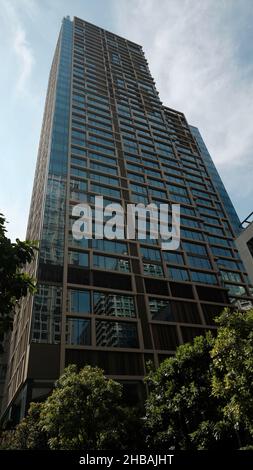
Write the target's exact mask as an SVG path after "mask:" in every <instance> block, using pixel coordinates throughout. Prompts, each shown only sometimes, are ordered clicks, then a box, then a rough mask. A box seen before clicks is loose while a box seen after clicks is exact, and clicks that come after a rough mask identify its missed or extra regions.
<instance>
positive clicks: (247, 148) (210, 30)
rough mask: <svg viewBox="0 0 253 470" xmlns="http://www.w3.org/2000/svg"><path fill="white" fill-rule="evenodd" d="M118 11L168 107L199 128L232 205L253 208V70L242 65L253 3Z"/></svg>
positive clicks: (182, 1)
mask: <svg viewBox="0 0 253 470" xmlns="http://www.w3.org/2000/svg"><path fill="white" fill-rule="evenodd" d="M238 6H239V7H240V8H238ZM115 8H116V14H117V20H116V24H117V27H118V33H119V34H121V35H124V36H125V37H127V38H128V39H132V40H133V41H136V42H138V43H139V44H141V45H143V47H144V52H145V54H146V57H147V59H148V62H149V65H150V70H151V73H152V75H153V77H154V78H155V80H156V84H157V88H158V91H159V92H160V97H161V99H162V100H163V102H164V104H165V105H167V106H169V107H172V108H175V109H178V110H179V111H183V112H184V113H185V115H186V118H187V119H188V122H189V123H191V124H193V125H196V126H198V127H199V129H200V132H201V133H202V135H203V138H204V140H205V141H206V144H207V147H208V148H209V151H210V153H211V155H212V157H213V159H214V161H215V163H216V164H217V167H218V169H219V170H220V172H221V176H222V177H223V179H224V181H225V183H226V186H227V187H228V190H229V192H230V194H231V193H232V194H233V200H234V201H236V203H237V206H238V207H239V206H240V207H241V211H243V207H245V206H246V205H247V204H248V205H249V207H250V201H249V197H250V195H251V199H252V196H253V194H252V172H253V164H252V161H253V159H252V149H253V119H252V103H253V81H252V71H253V67H252V64H251V66H250V64H248V65H247V66H246V64H245V63H244V64H243V63H241V61H240V51H239V42H240V39H241V37H240V36H241V32H242V31H246V27H247V26H248V27H249V25H250V22H251V21H252V16H253V14H252V13H253V3H252V2H247V1H246V0H244V1H239V2H238V1H237V2H235V1H233V0H231V1H230V2H228V1H227V2H215V1H213V0H159V1H157V0H127V1H120V2H116V1H115ZM233 9H234V11H233ZM236 15H238V17H236ZM250 17H251V19H250ZM231 18H232V20H233V21H232V22H231ZM234 25H236V26H237V29H236V28H234ZM234 29H236V30H235V31H234ZM251 40H252V37H251ZM245 168H247V171H245ZM239 185H240V188H242V187H243V190H241V191H240V192H239V191H238V186H239ZM245 210H246V211H247V209H245ZM244 215H245V214H244Z"/></svg>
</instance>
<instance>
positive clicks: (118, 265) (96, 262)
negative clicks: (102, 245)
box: [93, 255, 130, 272]
mask: <svg viewBox="0 0 253 470" xmlns="http://www.w3.org/2000/svg"><path fill="white" fill-rule="evenodd" d="M93 266H94V267H95V268H101V269H109V270H113V271H123V272H129V271H130V267H129V261H128V260H126V259H122V258H111V257H109V256H100V255H94V256H93Z"/></svg>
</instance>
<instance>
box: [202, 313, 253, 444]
mask: <svg viewBox="0 0 253 470" xmlns="http://www.w3.org/2000/svg"><path fill="white" fill-rule="evenodd" d="M217 323H218V326H219V328H218V334H217V338H216V340H215V343H214V346H213V348H212V351H211V358H212V362H213V376H212V392H213V395H214V396H215V397H217V398H218V399H219V400H220V401H221V403H222V412H223V416H224V419H226V420H227V421H228V422H230V423H231V424H232V426H233V428H234V429H235V431H236V433H237V438H238V443H239V445H240V446H241V445H246V444H249V443H250V441H251V443H252V440H253V310H250V311H247V312H234V313H232V314H231V313H230V312H229V310H225V311H224V312H223V313H222V314H221V315H220V317H218V319H217Z"/></svg>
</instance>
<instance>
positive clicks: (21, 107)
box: [0, 0, 253, 239]
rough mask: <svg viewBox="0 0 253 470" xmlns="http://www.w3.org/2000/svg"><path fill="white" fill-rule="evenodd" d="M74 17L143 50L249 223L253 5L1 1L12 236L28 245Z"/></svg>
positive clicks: (0, 157) (215, 0) (4, 155)
mask: <svg viewBox="0 0 253 470" xmlns="http://www.w3.org/2000/svg"><path fill="white" fill-rule="evenodd" d="M158 5H159V8H158ZM65 15H70V16H71V17H72V16H74V15H75V16H79V17H80V18H83V19H86V20H87V21H90V22H92V23H94V24H97V25H98V26H101V27H103V28H105V29H109V30H111V31H113V32H115V33H117V34H119V35H122V36H125V37H127V38H128V39H131V40H133V41H135V42H137V43H139V44H141V45H142V46H143V48H144V51H145V53H146V57H147V59H148V61H149V65H150V70H151V73H152V75H153V77H154V79H155V81H156V84H157V88H158V91H159V92H160V97H161V99H162V100H163V102H164V104H166V105H167V106H169V107H172V108H175V109H178V110H179V111H182V112H184V113H185V115H186V117H187V119H188V122H189V123H191V124H193V125H196V126H198V127H199V129H200V132H201V133H202V136H203V138H204V140H205V142H206V145H207V147H208V149H209V151H210V153H211V155H212V157H213V159H214V162H215V164H216V165H217V168H218V170H219V172H220V174H221V177H222V179H223V181H224V183H225V186H226V188H227V190H228V192H229V194H230V196H231V199H232V201H233V202H234V204H235V207H236V209H237V211H238V213H239V216H240V218H241V219H242V218H244V217H246V216H247V215H248V213H249V212H251V211H252V210H253V183H252V181H253V118H252V114H253V54H252V44H253V1H252V0H159V1H158V0H92V1H91V0H0V17H1V29H0V56H1V73H0V103H1V107H0V143H1V144H0V211H1V212H3V213H4V214H5V215H6V216H7V219H8V220H9V224H8V229H9V236H10V237H11V238H12V239H15V238H16V237H18V238H21V239H22V238H24V237H25V232H26V224H27V218H28V211H29V205H30V198H31V191H32V184H33V177H34V169H35V163H36V158H37V149H38V143H39V135H40V129H41V123H42V114H43V109H44V101H45V95H46V88H47V81H48V75H49V69H50V65H51V61H52V57H53V53H54V48H55V45H56V40H57V36H58V34H59V29H60V25H61V20H62V17H63V16H65Z"/></svg>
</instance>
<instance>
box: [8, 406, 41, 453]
mask: <svg viewBox="0 0 253 470" xmlns="http://www.w3.org/2000/svg"><path fill="white" fill-rule="evenodd" d="M42 408H43V403H31V405H30V408H29V411H28V414H27V416H26V417H25V418H24V419H23V420H22V421H21V423H19V424H18V425H17V426H16V428H15V429H14V430H11V431H3V432H2V433H1V436H0V449H15V450H31V449H37V450H39V449H41V450H43V449H48V445H47V435H46V433H45V431H44V430H43V429H42V425H41V422H40V414H41V410H42Z"/></svg>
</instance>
